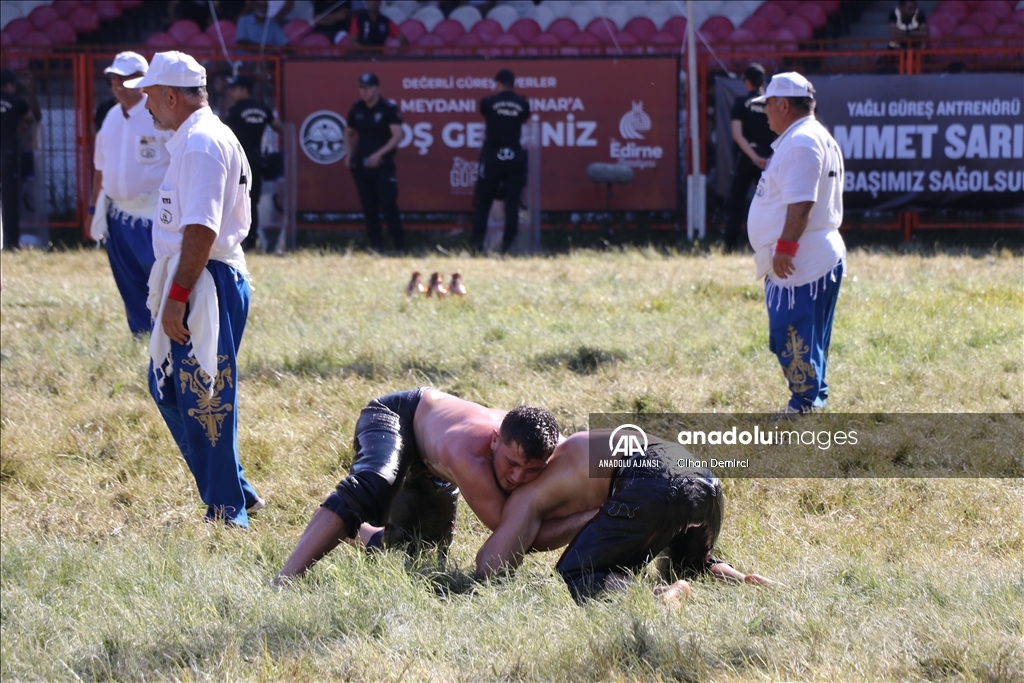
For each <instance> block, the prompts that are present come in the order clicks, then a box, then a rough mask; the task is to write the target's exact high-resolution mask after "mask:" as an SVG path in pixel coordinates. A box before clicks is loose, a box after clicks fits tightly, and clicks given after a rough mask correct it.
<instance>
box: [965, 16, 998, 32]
mask: <svg viewBox="0 0 1024 683" xmlns="http://www.w3.org/2000/svg"><path fill="white" fill-rule="evenodd" d="M964 23H965V24H974V25H976V26H980V27H981V28H982V30H984V31H985V35H987V36H988V35H992V34H993V33H995V31H996V28H997V27H998V26H999V19H998V18H997V17H996V15H994V14H992V13H991V12H974V13H973V14H971V16H969V17H967V21H965V22H964Z"/></svg>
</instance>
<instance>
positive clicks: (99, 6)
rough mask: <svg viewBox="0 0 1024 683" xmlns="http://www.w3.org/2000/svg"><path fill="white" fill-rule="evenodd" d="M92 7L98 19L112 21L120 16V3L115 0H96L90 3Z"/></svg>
mask: <svg viewBox="0 0 1024 683" xmlns="http://www.w3.org/2000/svg"><path fill="white" fill-rule="evenodd" d="M92 8H93V9H94V10H96V14H98V15H99V17H100V21H114V20H115V19H120V18H121V13H122V10H121V3H119V2H118V1H117V0H96V2H94V3H92Z"/></svg>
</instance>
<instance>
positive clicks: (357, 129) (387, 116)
mask: <svg viewBox="0 0 1024 683" xmlns="http://www.w3.org/2000/svg"><path fill="white" fill-rule="evenodd" d="M347 123H348V125H347V126H346V128H345V149H347V150H349V155H350V156H349V168H351V169H352V177H353V179H354V180H355V181H356V190H357V191H358V192H359V202H360V203H361V204H362V205H363V213H364V214H365V215H366V230H367V232H368V233H369V234H370V245H371V246H372V247H373V248H374V249H376V250H377V251H383V242H382V239H381V232H380V215H379V214H380V213H383V214H384V220H385V222H387V224H388V232H389V233H391V241H392V242H393V243H394V246H395V249H396V250H397V251H399V252H402V251H405V240H404V237H403V235H402V219H401V217H400V216H399V215H398V183H397V181H396V180H395V149H396V148H397V147H398V143H400V142H401V141H402V115H401V113H399V111H398V106H397V105H396V104H395V103H394V102H392V101H391V100H386V99H384V98H383V97H381V96H380V80H378V79H377V76H375V75H374V74H371V73H365V74H363V75H362V76H360V77H359V101H358V102H356V103H355V104H353V105H352V109H351V110H350V111H349V113H348V122H347ZM355 137H358V142H356V141H355V140H354V139H353V138H355Z"/></svg>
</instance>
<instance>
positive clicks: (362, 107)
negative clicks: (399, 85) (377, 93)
mask: <svg viewBox="0 0 1024 683" xmlns="http://www.w3.org/2000/svg"><path fill="white" fill-rule="evenodd" d="M347 123H348V126H349V128H352V129H353V130H354V131H355V132H356V133H358V134H359V142H358V143H356V151H355V158H356V159H357V160H358V161H359V162H362V160H363V159H365V158H366V157H368V156H370V155H371V154H373V153H374V152H376V151H377V150H378V149H380V148H381V147H383V146H384V145H386V144H387V143H388V140H390V139H391V126H392V125H399V126H400V125H402V114H401V113H400V112H399V111H398V105H396V104H395V103H394V102H392V101H391V100H386V99H384V98H383V97H381V98H379V99H378V100H377V104H375V105H373V107H367V106H366V102H363V101H362V100H358V101H357V102H356V103H355V104H353V105H352V109H351V110H350V111H349V113H348V120H347ZM394 155H395V152H394V150H392V151H391V152H389V153H388V154H386V155H385V158H386V159H391V158H392V157H394Z"/></svg>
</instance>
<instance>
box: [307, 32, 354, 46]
mask: <svg viewBox="0 0 1024 683" xmlns="http://www.w3.org/2000/svg"><path fill="white" fill-rule="evenodd" d="M345 37H346V38H348V36H345ZM333 44H334V43H332V42H331V39H330V38H328V37H327V36H325V35H324V34H322V33H310V34H309V35H308V36H303V37H302V39H300V40H299V45H301V46H302V47H330V46H331V45H333Z"/></svg>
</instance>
